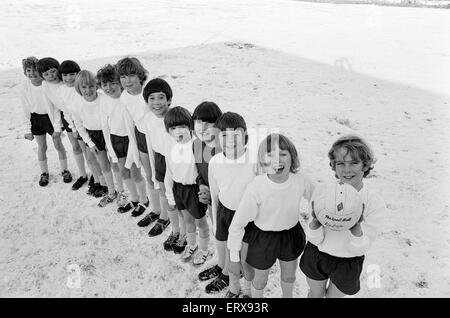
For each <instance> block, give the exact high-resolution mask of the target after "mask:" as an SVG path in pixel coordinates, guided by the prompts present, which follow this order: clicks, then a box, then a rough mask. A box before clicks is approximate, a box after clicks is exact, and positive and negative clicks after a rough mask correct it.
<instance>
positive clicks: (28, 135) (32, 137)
mask: <svg viewBox="0 0 450 318" xmlns="http://www.w3.org/2000/svg"><path fill="white" fill-rule="evenodd" d="M24 138H25V139H28V140H33V139H34V136H33V134H32V133H26V134H25V135H24Z"/></svg>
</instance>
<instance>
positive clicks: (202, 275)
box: [198, 265, 222, 281]
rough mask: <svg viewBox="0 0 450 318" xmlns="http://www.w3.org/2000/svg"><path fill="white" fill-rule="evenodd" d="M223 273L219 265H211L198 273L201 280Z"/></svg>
mask: <svg viewBox="0 0 450 318" xmlns="http://www.w3.org/2000/svg"><path fill="white" fill-rule="evenodd" d="M221 273H222V269H221V268H220V266H219V265H214V266H213V267H210V268H208V269H205V270H204V271H203V272H200V274H198V279H200V280H201V281H205V280H210V279H212V278H215V277H217V276H219V275H220V274H221Z"/></svg>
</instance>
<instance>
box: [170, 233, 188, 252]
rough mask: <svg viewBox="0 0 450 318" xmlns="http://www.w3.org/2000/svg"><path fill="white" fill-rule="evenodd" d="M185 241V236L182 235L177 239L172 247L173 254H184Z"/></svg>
mask: <svg viewBox="0 0 450 318" xmlns="http://www.w3.org/2000/svg"><path fill="white" fill-rule="evenodd" d="M186 245H187V241H186V235H183V236H181V235H180V237H179V238H178V241H177V243H176V244H175V245H174V246H173V247H172V251H174V252H175V254H180V253H183V252H184V249H185V248H186Z"/></svg>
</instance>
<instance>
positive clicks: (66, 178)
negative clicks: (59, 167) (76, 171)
mask: <svg viewBox="0 0 450 318" xmlns="http://www.w3.org/2000/svg"><path fill="white" fill-rule="evenodd" d="M61 175H62V176H63V181H64V183H69V182H72V175H71V174H70V171H69V170H64V171H63V172H61Z"/></svg>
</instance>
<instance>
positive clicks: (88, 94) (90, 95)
mask: <svg viewBox="0 0 450 318" xmlns="http://www.w3.org/2000/svg"><path fill="white" fill-rule="evenodd" d="M80 92H81V96H83V98H84V99H85V100H86V101H88V102H92V101H94V100H95V99H96V98H97V86H95V85H89V84H88V83H82V84H81V85H80Z"/></svg>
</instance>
